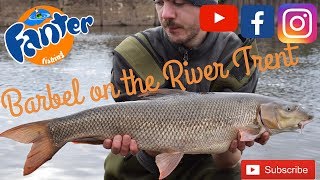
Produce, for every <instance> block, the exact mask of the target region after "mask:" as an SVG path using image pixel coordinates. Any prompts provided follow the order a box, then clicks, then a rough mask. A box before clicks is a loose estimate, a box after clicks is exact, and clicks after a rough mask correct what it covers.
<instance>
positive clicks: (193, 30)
mask: <svg viewBox="0 0 320 180" xmlns="http://www.w3.org/2000/svg"><path fill="white" fill-rule="evenodd" d="M155 5H156V10H157V13H158V17H159V20H160V23H161V25H162V27H163V28H164V30H165V32H166V33H167V35H168V36H169V40H170V41H171V42H173V43H177V44H186V43H188V42H189V41H191V40H194V39H195V38H197V37H198V36H199V33H200V31H201V30H200V24H199V13H200V8H199V7H197V6H193V5H192V4H191V3H189V2H188V1H186V0H155Z"/></svg>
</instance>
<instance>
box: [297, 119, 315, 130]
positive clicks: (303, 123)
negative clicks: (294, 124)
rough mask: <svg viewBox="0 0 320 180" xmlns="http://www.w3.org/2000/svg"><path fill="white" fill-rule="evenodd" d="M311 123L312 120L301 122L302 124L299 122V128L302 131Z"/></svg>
mask: <svg viewBox="0 0 320 180" xmlns="http://www.w3.org/2000/svg"><path fill="white" fill-rule="evenodd" d="M311 121H312V120H311V119H310V120H306V121H301V122H299V123H298V128H299V129H301V130H302V129H303V128H304V126H305V125H306V124H309V123H310V122H311Z"/></svg>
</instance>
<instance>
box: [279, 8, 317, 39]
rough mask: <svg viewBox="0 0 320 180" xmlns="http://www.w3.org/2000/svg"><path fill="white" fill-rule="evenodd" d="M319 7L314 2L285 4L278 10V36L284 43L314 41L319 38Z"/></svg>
mask: <svg viewBox="0 0 320 180" xmlns="http://www.w3.org/2000/svg"><path fill="white" fill-rule="evenodd" d="M317 18H318V15H317V8H316V7H315V6H314V5H312V4H284V5H282V6H280V8H279V12H278V37H279V40H280V41H281V42H283V43H312V42H313V41H315V40H316V39H317V33H318V31H317Z"/></svg>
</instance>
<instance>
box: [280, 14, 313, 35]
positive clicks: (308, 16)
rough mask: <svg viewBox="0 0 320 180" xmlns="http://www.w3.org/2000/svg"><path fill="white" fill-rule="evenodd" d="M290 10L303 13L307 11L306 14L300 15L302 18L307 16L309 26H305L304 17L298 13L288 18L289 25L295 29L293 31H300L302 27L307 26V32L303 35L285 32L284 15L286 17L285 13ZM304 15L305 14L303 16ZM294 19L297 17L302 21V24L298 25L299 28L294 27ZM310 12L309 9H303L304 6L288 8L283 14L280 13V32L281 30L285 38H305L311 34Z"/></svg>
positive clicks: (285, 22)
mask: <svg viewBox="0 0 320 180" xmlns="http://www.w3.org/2000/svg"><path fill="white" fill-rule="evenodd" d="M290 12H296V13H297V12H304V13H307V14H303V15H302V16H303V17H304V18H308V19H307V20H309V27H306V19H304V18H303V17H302V16H298V15H295V16H293V17H292V18H290V19H289V27H290V28H291V29H292V30H293V31H295V32H300V31H301V30H303V29H304V28H308V33H307V34H304V35H290V34H288V32H287V27H286V25H287V24H288V23H287V21H286V17H287V14H288V13H290ZM305 15H306V16H305ZM296 19H299V20H300V21H301V23H302V25H301V26H300V27H299V28H296V27H294V25H293V21H294V20H296ZM312 20H313V19H312V13H311V11H310V10H309V9H305V8H290V9H286V10H285V11H284V12H283V14H282V22H283V23H282V32H283V35H284V36H285V37H287V38H290V39H306V38H309V37H310V36H311V34H312V28H313V27H312V24H313V23H312V22H313V21H312Z"/></svg>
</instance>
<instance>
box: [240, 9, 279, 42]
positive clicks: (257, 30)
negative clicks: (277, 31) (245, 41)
mask: <svg viewBox="0 0 320 180" xmlns="http://www.w3.org/2000/svg"><path fill="white" fill-rule="evenodd" d="M241 34H242V36H243V37H246V38H271V37H272V36H273V35H274V8H273V7H272V6H268V5H256V6H254V5H245V6H242V8H241Z"/></svg>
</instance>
